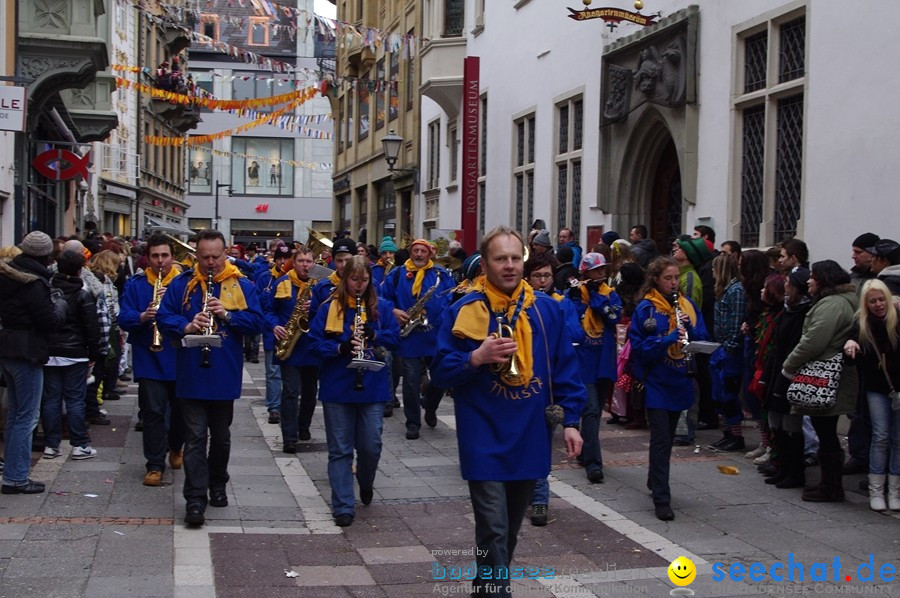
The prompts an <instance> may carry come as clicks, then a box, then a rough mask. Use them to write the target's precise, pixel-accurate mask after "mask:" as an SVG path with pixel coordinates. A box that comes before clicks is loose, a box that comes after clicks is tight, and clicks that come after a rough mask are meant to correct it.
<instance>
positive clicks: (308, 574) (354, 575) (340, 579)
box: [291, 565, 375, 587]
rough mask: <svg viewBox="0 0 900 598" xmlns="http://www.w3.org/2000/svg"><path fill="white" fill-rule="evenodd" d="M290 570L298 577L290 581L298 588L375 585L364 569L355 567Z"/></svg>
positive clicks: (320, 567) (311, 567) (304, 567)
mask: <svg viewBox="0 0 900 598" xmlns="http://www.w3.org/2000/svg"><path fill="white" fill-rule="evenodd" d="M291 570H292V571H294V572H296V573H299V574H300V575H299V576H298V577H296V578H294V579H293V580H292V581H294V582H295V583H296V585H298V586H300V587H309V586H336V585H338V584H346V585H353V586H361V585H375V580H374V579H372V575H371V574H370V573H369V571H368V569H367V568H366V567H362V566H357V565H341V566H336V567H329V566H299V567H298V566H295V567H291Z"/></svg>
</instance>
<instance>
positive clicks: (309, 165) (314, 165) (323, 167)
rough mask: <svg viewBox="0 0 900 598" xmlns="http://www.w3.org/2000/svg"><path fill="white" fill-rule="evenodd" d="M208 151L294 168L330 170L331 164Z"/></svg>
mask: <svg viewBox="0 0 900 598" xmlns="http://www.w3.org/2000/svg"><path fill="white" fill-rule="evenodd" d="M210 153H212V155H214V156H219V157H223V158H228V157H232V158H242V159H244V160H256V161H257V162H270V163H275V162H280V163H281V164H286V165H288V166H293V167H294V168H308V169H310V170H331V169H332V167H333V165H332V164H330V163H328V162H304V161H302V160H285V159H282V158H266V157H264V156H253V155H250V154H242V153H240V152H228V151H225V150H219V149H214V150H210Z"/></svg>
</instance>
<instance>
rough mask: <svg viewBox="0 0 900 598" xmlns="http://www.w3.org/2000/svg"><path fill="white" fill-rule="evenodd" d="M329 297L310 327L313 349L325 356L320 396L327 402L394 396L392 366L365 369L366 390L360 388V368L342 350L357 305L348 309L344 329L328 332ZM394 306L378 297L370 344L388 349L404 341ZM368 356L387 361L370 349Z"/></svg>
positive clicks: (369, 400)
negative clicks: (355, 368) (358, 384)
mask: <svg viewBox="0 0 900 598" xmlns="http://www.w3.org/2000/svg"><path fill="white" fill-rule="evenodd" d="M331 301H333V300H329V301H326V302H325V303H323V304H322V305H321V306H320V307H319V311H318V312H317V313H316V317H315V319H314V320H313V322H312V324H311V325H310V328H309V334H307V335H306V336H308V337H310V350H311V351H312V352H313V353H315V354H316V355H317V356H319V358H320V359H321V364H322V365H321V367H320V368H319V400H320V401H322V402H325V403H384V402H387V401H389V400H390V399H391V397H390V394H391V387H390V377H391V372H390V369H389V368H388V367H386V366H385V367H383V368H381V369H380V370H378V371H377V372H372V371H367V370H363V378H362V383H363V384H362V385H363V390H356V388H355V386H356V370H353V369H351V368H349V367H348V366H349V365H350V360H351V357H350V356H345V355H341V354H340V353H339V352H338V348H339V346H340V344H341V343H342V342H344V341H346V340H350V337H351V336H352V329H353V321H354V319H355V318H356V310H355V309H347V310H345V311H344V332H343V333H342V334H341V335H340V336H338V335H336V334H332V333H326V332H325V324H326V322H327V321H328V309H329V307H330V306H331ZM393 309H394V306H393V305H392V304H391V302H390V301H386V300H384V299H381V298H379V299H378V319H377V320H371V319H370V320H369V323H370V324H371V325H372V326H373V327H374V328H375V338H374V339H373V340H371V341H369V340H367V341H366V345H367V347H370V348H372V347H384V348H385V349H388V350H393V349H396V348H397V345H398V343H399V342H400V325H399V324H397V318H395V317H394V314H393V311H392V310H393ZM367 359H375V360H376V361H384V358H383V357H379V358H374V357H373V355H372V352H371V351H370V352H369V355H367Z"/></svg>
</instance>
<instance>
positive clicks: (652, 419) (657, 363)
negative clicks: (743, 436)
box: [628, 257, 707, 521]
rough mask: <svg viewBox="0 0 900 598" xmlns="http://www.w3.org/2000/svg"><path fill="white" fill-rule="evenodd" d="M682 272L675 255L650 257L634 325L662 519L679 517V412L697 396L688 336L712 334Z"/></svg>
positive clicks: (652, 478)
mask: <svg viewBox="0 0 900 598" xmlns="http://www.w3.org/2000/svg"><path fill="white" fill-rule="evenodd" d="M678 276H679V269H678V262H676V261H675V260H674V259H672V258H670V257H658V258H656V259H654V260H653V261H652V262H650V265H649V266H648V268H647V277H646V281H645V282H644V298H643V300H641V302H640V303H639V304H638V306H637V308H635V310H634V315H633V316H632V319H631V325H630V326H629V328H628V339H629V340H630V341H631V359H632V363H633V368H634V373H635V378H636V379H637V380H638V381H640V382H641V383H642V384H643V385H644V391H645V394H644V404H645V406H646V408H647V423H648V424H649V426H650V472H649V478H648V480H647V486H648V487H649V488H650V491H651V492H652V493H653V504H654V505H655V508H656V517H657V518H658V519H661V520H662V521H671V520H672V519H675V512H674V511H672V507H671V501H672V495H671V492H670V491H669V460H670V458H671V456H672V441H673V440H674V438H675V428H676V426H677V425H678V416H679V415H680V414H681V412H682V411H683V410H685V409H688V408H690V406H691V405H692V404H693V402H694V396H695V392H694V379H693V378H692V377H691V376H690V375H689V368H688V365H689V364H688V359H687V355H686V353H685V352H684V350H683V348H682V347H683V345H682V344H683V342H684V341H685V339H686V338H689V339H690V340H706V339H707V334H706V326H705V325H704V324H703V317H702V316H701V315H700V310H699V309H697V306H695V305H694V304H693V303H692V302H691V300H690V299H688V298H686V297H684V296H678V295H677V293H678ZM676 302H677V303H676ZM676 305H677V309H676ZM679 312H680V315H681V320H680V321H679V320H678V319H677V314H678V313H679Z"/></svg>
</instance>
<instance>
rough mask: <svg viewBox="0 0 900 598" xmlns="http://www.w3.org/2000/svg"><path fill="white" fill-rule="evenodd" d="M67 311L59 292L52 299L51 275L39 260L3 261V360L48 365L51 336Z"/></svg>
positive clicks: (0, 277) (0, 341)
mask: <svg viewBox="0 0 900 598" xmlns="http://www.w3.org/2000/svg"><path fill="white" fill-rule="evenodd" d="M54 297H55V298H54ZM67 309H68V306H67V303H66V302H65V300H64V299H63V298H62V296H60V295H59V293H58V292H56V293H53V294H52V296H51V289H50V272H49V271H48V270H47V268H46V267H45V266H44V265H43V264H41V263H40V262H39V261H37V260H36V259H34V258H33V257H30V256H27V255H24V254H21V255H17V256H16V257H14V258H13V259H12V260H0V325H2V327H3V328H2V330H0V358H6V359H24V360H27V361H30V362H31V363H33V364H35V365H41V364H44V363H47V359H49V357H50V353H48V346H49V345H48V342H47V341H48V336H49V334H50V331H51V330H53V329H54V328H58V327H60V326H62V325H63V323H64V322H65V321H66V312H67Z"/></svg>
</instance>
